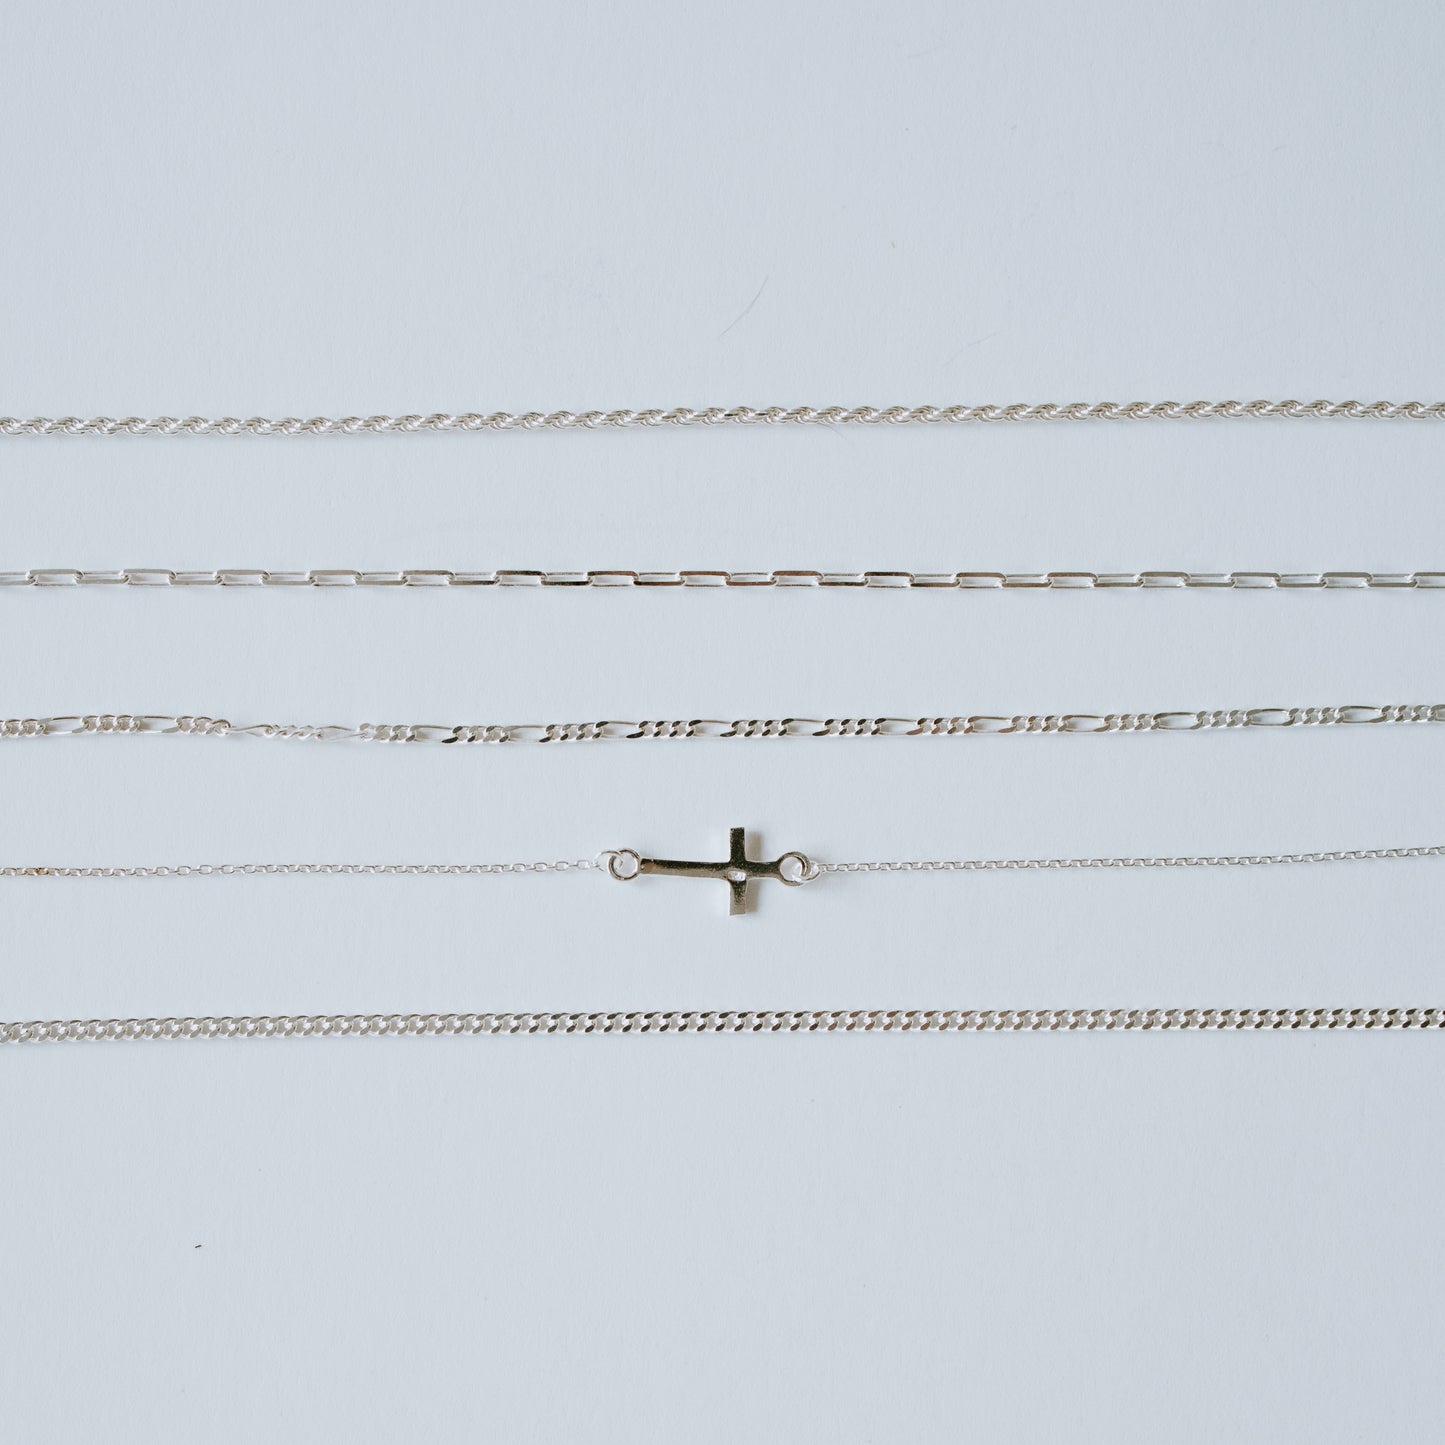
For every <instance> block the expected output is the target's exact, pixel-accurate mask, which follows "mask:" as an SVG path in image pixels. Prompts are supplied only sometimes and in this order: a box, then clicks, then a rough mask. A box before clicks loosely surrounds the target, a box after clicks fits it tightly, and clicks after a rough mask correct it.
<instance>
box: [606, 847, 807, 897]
mask: <svg viewBox="0 0 1445 1445" xmlns="http://www.w3.org/2000/svg"><path fill="white" fill-rule="evenodd" d="M633 864H635V868H632V867H629V865H633ZM607 871H608V872H609V873H610V874H611V875H612V876H613V877H614V878H616V879H617V880H618V881H619V882H622V883H626V882H628V881H630V880H631V879H633V878H637V877H640V876H641V875H642V874H644V873H652V874H656V875H657V876H659V877H663V878H721V879H722V880H723V881H724V882H725V883H726V884H727V885H728V893H729V897H728V913H729V914H730V915H734V916H735V915H737V914H739V913H746V912H747V911H748V884H750V883H752V882H753V881H754V880H755V879H759V878H776V879H777V880H778V882H779V883H785V884H787V885H788V886H789V887H792V888H796V887H797V886H798V885H799V884H800V883H805V882H807V881H808V879H809V878H810V877H811V876H812V875H813V865H812V862H811V861H810V860H809V859H808V858H807V857H806V856H805V855H804V854H802V853H784V854H783V855H782V856H781V857H779V858H775V859H774V860H773V861H772V862H771V863H764V862H761V861H759V860H755V859H752V858H749V857H748V851H747V843H746V838H745V831H744V830H743V829H742V828H732V829H729V831H728V858H727V860H726V862H723V863H687V862H678V861H677V860H676V859H672V858H643V857H640V856H639V855H638V854H636V853H634V852H633V851H632V850H631V849H630V848H623V849H619V850H617V851H615V852H613V853H612V854H610V855H609V856H608V862H607Z"/></svg>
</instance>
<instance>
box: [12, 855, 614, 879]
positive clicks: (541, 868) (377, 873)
mask: <svg viewBox="0 0 1445 1445" xmlns="http://www.w3.org/2000/svg"><path fill="white" fill-rule="evenodd" d="M603 866H604V865H603V863H602V862H600V861H599V860H598V859H596V858H561V859H557V860H555V861H553V862H550V863H175V864H169V863H163V864H158V865H156V866H154V867H136V868H71V867H61V868H50V867H36V868H22V867H3V868H0V878H233V877H244V878H254V877H256V876H258V875H262V874H265V875H273V874H302V875H316V874H320V875H324V876H328V877H346V876H351V875H362V876H367V877H406V878H413V877H424V876H425V877H442V878H477V877H483V876H485V875H489V874H500V873H587V872H597V871H598V870H600V869H601V868H602V867H603Z"/></svg>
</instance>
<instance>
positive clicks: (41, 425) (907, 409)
mask: <svg viewBox="0 0 1445 1445" xmlns="http://www.w3.org/2000/svg"><path fill="white" fill-rule="evenodd" d="M1244 417H1284V418H1289V419H1291V420H1299V419H1304V418H1309V417H1351V418H1357V419H1359V418H1370V419H1374V420H1382V421H1397V420H1409V421H1423V420H1440V419H1441V418H1445V402H1439V401H1433V402H1420V401H1371V402H1361V401H1189V402H1177V401H1130V402H1122V403H1121V402H1113V401H1098V402H1083V401H1073V402H1066V403H1063V404H1060V403H1058V402H1051V401H1046V402H1038V403H1033V404H1026V403H1016V404H1014V405H1012V406H995V405H989V404H985V405H981V406H963V405H957V406H883V407H878V406H851V407H849V406H790V407H785V406H764V407H751V406H729V407H722V406H709V407H685V406H683V407H673V408H671V409H669V410H661V409H656V408H650V409H647V410H642V411H633V410H626V409H624V410H620V411H582V412H572V411H551V412H537V411H526V412H509V411H494V412H487V413H479V412H465V413H463V414H461V415H453V414H451V413H450V412H433V413H432V414H431V415H429V416H421V415H407V416H342V417H330V416H313V417H306V418H302V417H296V416H287V417H277V418H270V417H260V416H253V417H248V418H246V419H244V420H243V419H241V418H240V417H234V416H225V417H203V416H188V417H174V416H153V417H138V416H126V417H111V416H93V417H89V418H84V419H82V418H81V417H74V416H62V417H49V416H34V417H29V418H26V419H22V418H20V417H13V416H7V417H0V436H12V437H14V436H354V435H356V434H357V433H358V432H381V433H388V434H393V433H401V434H405V433H410V432H446V431H463V432H481V431H544V430H546V431H577V430H581V431H592V430H598V429H613V430H615V429H618V428H622V427H674V426H779V425H793V426H878V425H882V424H885V423H886V424H888V425H891V426H915V425H923V424H928V425H939V424H943V423H951V424H955V425H957V424H961V423H965V422H999V421H1004V422H1018V421H1152V420H1168V421H1202V420H1209V419H1213V420H1238V419H1241V418H1244Z"/></svg>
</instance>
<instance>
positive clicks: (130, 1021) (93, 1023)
mask: <svg viewBox="0 0 1445 1445" xmlns="http://www.w3.org/2000/svg"><path fill="white" fill-rule="evenodd" d="M1330 1029H1340V1030H1346V1031H1348V1030H1370V1029H1374V1030H1377V1031H1379V1030H1390V1031H1395V1032H1398V1031H1401V1030H1406V1029H1409V1030H1416V1031H1419V1030H1437V1029H1445V1008H1258V1009H1249V1008H1245V1009H1233V1008H1146V1009H1125V1008H1110V1009H898V1010H884V1009H823V1010H815V1011H812V1012H806V1013H804V1012H794V1011H789V1010H776V1009H768V1010H748V1011H733V1010H726V1011H717V1012H713V1011H706V1012H704V1011H697V1012H676V1011H671V1010H669V1011H662V1012H655V1013H641V1012H639V1013H451V1014H423V1013H409V1014H260V1015H254V1014H237V1015H221V1016H219V1017H205V1018H110V1019H50V1020H34V1021H30V1022H5V1021H0V1044H37V1043H81V1042H119V1041H127V1042H129V1041H135V1040H141V1039H253V1038H261V1039H293V1038H332V1037H338V1038H388V1037H397V1036H405V1037H412V1038H416V1037H437V1036H443V1037H445V1036H456V1035H464V1036H471V1037H475V1036H479V1035H485V1036H495V1035H503V1034H888V1033H917V1034H966V1033H1186V1032H1194V1033H1241V1032H1263V1031H1284V1032H1292V1031H1298V1030H1330Z"/></svg>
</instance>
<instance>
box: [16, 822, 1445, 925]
mask: <svg viewBox="0 0 1445 1445" xmlns="http://www.w3.org/2000/svg"><path fill="white" fill-rule="evenodd" d="M1442 855H1445V843H1431V844H1421V845H1416V846H1413V847H1400V848H1347V849H1335V850H1330V851H1324V852H1309V853H1227V854H1182V855H1173V856H1168V855H1166V856H1149V857H1130V856H1120V857H1098V858H915V859H894V860H880V859H869V860H864V861H853V862H832V863H829V862H823V861H821V860H819V859H816V858H812V857H809V855H808V854H806V853H800V852H797V851H796V850H790V851H788V852H786V853H782V854H780V855H779V856H778V857H777V858H774V859H772V860H771V861H767V860H763V859H757V858H750V857H749V856H748V851H747V832H746V830H745V829H743V828H732V829H730V830H729V833H728V856H727V857H726V858H723V859H719V860H716V861H712V862H707V861H702V862H698V861H690V860H678V859H671V858H649V857H644V856H643V855H642V854H641V853H639V852H638V851H637V850H636V849H634V848H608V849H605V850H604V851H603V852H601V853H599V854H597V855H596V857H593V858H567V859H557V860H553V861H550V862H537V863H528V862H520V863H193V864H187V863H181V864H154V865H139V866H133V867H118V868H117V867H103V866H102V867H93V866H83V865H58V866H56V865H43V864H42V865H32V866H20V865H9V866H6V867H0V879H4V878H119V879H140V878H144V879H159V878H235V877H256V876H275V875H300V876H317V875H321V876H363V877H378V876H385V877H445V878H460V877H468V878H471V877H485V876H489V875H495V874H526V873H587V872H601V873H605V874H606V875H607V876H608V877H609V878H611V879H613V880H614V881H616V882H618V883H631V882H633V881H634V880H636V879H638V878H643V877H663V878H704V879H713V880H716V881H720V882H723V883H726V884H727V885H728V912H729V913H730V914H732V915H737V914H741V913H746V912H747V909H748V904H749V902H750V896H749V890H750V888H751V886H752V885H753V884H754V883H758V882H763V881H767V880H772V881H775V882H778V883H782V884H785V885H786V886H788V887H790V888H797V887H801V886H802V885H803V884H805V883H812V882H815V881H816V880H817V879H819V878H821V877H823V876H825V875H826V874H830V873H1000V872H1055V871H1060V870H1071V869H1084V868H1266V867H1277V866H1283V865H1287V864H1306V863H1366V862H1394V861H1400V860H1404V859H1409V858H1439V857H1441V856H1442Z"/></svg>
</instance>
